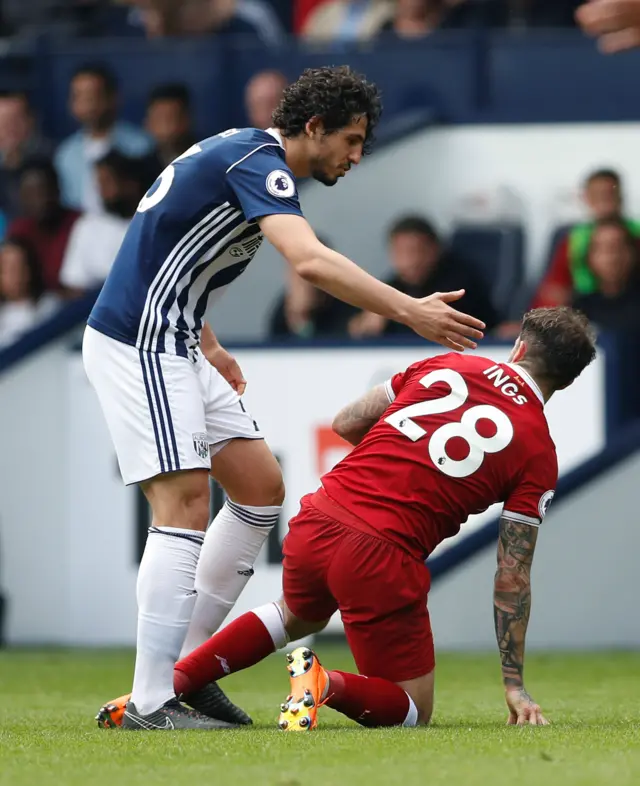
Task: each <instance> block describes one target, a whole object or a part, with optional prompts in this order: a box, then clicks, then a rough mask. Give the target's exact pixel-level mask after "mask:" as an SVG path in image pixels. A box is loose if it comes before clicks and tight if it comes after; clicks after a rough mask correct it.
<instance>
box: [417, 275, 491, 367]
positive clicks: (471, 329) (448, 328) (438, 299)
mask: <svg viewBox="0 0 640 786" xmlns="http://www.w3.org/2000/svg"><path fill="white" fill-rule="evenodd" d="M463 295H464V289H458V290H457V291H456V292H435V293H434V294H433V295H429V297H425V298H422V299H421V300H417V301H415V302H416V304H417V309H416V313H415V315H414V316H412V318H411V321H410V322H409V325H410V327H411V328H413V330H415V332H416V333H417V334H418V335H419V336H422V337H423V338H427V339H429V340H430V341H435V342H436V343H438V344H442V346H444V347H447V349H453V350H455V351H456V352H463V351H464V350H465V349H475V348H476V346H477V344H476V340H478V339H481V338H483V335H484V334H483V333H482V331H483V330H484V328H485V324H484V322H481V321H480V320H479V319H476V318H475V317H472V316H469V315H468V314H463V313H462V312H460V311H456V310H455V309H454V308H452V307H451V306H450V305H449V303H453V302H454V301H456V300H460V298H461V297H463Z"/></svg>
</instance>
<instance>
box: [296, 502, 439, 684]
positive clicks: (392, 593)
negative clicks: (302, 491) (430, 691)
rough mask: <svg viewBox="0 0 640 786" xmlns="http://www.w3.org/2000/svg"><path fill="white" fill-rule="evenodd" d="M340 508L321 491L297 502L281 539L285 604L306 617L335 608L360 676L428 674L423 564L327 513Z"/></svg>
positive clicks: (431, 662) (321, 616)
mask: <svg viewBox="0 0 640 786" xmlns="http://www.w3.org/2000/svg"><path fill="white" fill-rule="evenodd" d="M320 508H321V509H320ZM346 513H347V512H346V511H344V510H343V509H342V508H338V507H337V506H336V505H335V504H334V503H333V502H332V500H330V499H329V498H328V497H327V496H326V494H325V493H324V492H323V491H322V490H321V491H318V492H316V493H315V494H311V495H309V496H307V497H305V498H304V499H303V500H302V507H301V510H300V513H299V514H298V515H297V516H296V517H295V518H293V519H292V520H291V522H290V524H289V533H288V535H287V536H286V538H285V540H284V544H283V551H284V563H283V567H284V576H283V587H284V599H285V602H286V604H287V606H288V607H289V609H290V610H291V612H292V613H293V614H294V615H295V616H296V617H298V618H299V619H301V620H304V621H306V622H320V621H322V620H326V619H329V617H331V615H332V614H334V612H335V611H337V610H338V609H339V610H340V614H341V616H342V622H343V624H344V628H345V633H346V636H347V641H348V642H349V647H350V648H351V652H352V653H353V657H354V659H355V662H356V665H357V667H358V671H359V672H360V674H364V675H365V676H367V677H383V678H385V679H388V680H391V681H392V682H404V681H405V680H411V679H415V678H416V677H421V676H423V675H424V674H428V673H429V672H431V671H433V669H434V667H435V655H434V649H433V634H432V632H431V623H430V620H429V612H428V610H427V593H428V592H429V586H430V583H431V580H430V575H429V570H428V568H427V567H426V565H425V564H424V563H423V562H421V561H420V560H417V559H415V557H412V556H411V555H410V554H408V553H407V552H405V551H404V550H403V549H401V548H400V547H399V546H396V545H395V544H393V543H389V542H388V541H386V540H383V539H382V538H379V537H377V536H376V535H374V534H371V533H368V532H363V531H360V530H359V529H355V528H354V527H353V526H351V524H345V523H343V522H342V521H338V520H337V519H336V518H334V516H333V515H331V514H335V515H336V516H339V517H340V518H341V519H344V518H345V515H343V514H346ZM347 516H348V514H347Z"/></svg>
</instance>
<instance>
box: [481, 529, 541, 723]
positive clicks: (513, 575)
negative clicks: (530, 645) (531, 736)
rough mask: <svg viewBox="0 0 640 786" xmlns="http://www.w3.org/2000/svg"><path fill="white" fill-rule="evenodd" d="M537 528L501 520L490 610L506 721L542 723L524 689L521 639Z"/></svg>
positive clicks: (527, 614) (529, 592)
mask: <svg viewBox="0 0 640 786" xmlns="http://www.w3.org/2000/svg"><path fill="white" fill-rule="evenodd" d="M537 537H538V528H537V527H535V526H532V525H531V524H524V523H520V522H516V521H513V520H511V519H509V518H506V517H504V516H503V518H501V519H500V537H499V541H498V570H497V571H496V576H495V587H494V596H493V612H494V620H495V625H496V637H497V639H498V647H499V649H500V659H501V661H502V680H503V682H504V687H505V692H506V698H507V705H508V706H509V723H510V724H515V723H518V724H522V723H531V724H533V725H544V724H546V720H545V719H544V717H543V716H542V714H541V713H540V707H538V705H537V704H535V703H534V701H533V699H532V698H531V696H529V694H528V693H527V692H526V690H525V688H524V679H523V671H524V642H525V637H526V633H527V625H528V624H529V613H530V611H531V563H532V561H533V553H534V551H535V547H536V540H537Z"/></svg>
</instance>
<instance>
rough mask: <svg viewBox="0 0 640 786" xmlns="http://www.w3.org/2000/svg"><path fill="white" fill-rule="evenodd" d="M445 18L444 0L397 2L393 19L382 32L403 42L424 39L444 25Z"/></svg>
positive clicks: (381, 29) (387, 22) (384, 25)
mask: <svg viewBox="0 0 640 786" xmlns="http://www.w3.org/2000/svg"><path fill="white" fill-rule="evenodd" d="M445 16H446V8H445V5H444V3H443V2H442V0H396V4H395V9H394V13H393V17H392V18H391V19H389V20H388V21H386V22H385V23H384V24H383V25H382V26H381V28H380V32H381V33H386V34H390V35H392V36H395V37H396V38H399V39H402V40H414V39H419V38H424V37H425V36H428V35H430V34H431V33H433V32H434V30H437V29H438V28H439V27H440V26H441V25H442V22H443V21H444V19H445Z"/></svg>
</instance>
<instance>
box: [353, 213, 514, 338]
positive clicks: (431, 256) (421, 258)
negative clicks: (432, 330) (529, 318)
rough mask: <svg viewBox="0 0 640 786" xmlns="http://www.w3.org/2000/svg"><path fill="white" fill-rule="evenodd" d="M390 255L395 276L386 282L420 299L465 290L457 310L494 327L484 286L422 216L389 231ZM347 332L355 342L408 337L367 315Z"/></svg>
mask: <svg viewBox="0 0 640 786" xmlns="http://www.w3.org/2000/svg"><path fill="white" fill-rule="evenodd" d="M389 252H390V257H391V264H392V266H393V270H394V272H393V275H392V276H391V277H390V278H387V279H386V282H387V284H390V285H391V286H392V287H395V288H396V289H398V290H400V291H401V292H404V293H405V294H407V295H410V296H412V297H418V298H421V297H426V296H427V295H431V294H432V293H433V292H449V291H452V290H457V289H465V290H466V294H465V295H464V297H463V298H462V300H460V301H458V303H457V304H456V306H457V308H458V309H459V310H460V311H463V312H464V313H466V314H470V315H472V316H474V317H476V318H477V319H481V320H482V321H483V322H484V323H485V324H486V326H487V331H489V330H491V329H492V328H493V327H495V325H496V323H497V319H498V318H497V314H496V311H495V309H494V307H493V305H492V304H491V299H490V296H489V292H488V291H487V288H486V286H485V285H484V282H483V281H482V280H481V279H480V278H479V277H478V276H477V275H476V273H475V272H474V271H473V269H472V268H470V267H469V266H468V265H467V264H465V262H464V261H463V260H460V259H455V258H454V257H453V256H452V255H451V254H450V253H449V252H448V251H447V250H446V248H445V247H444V246H443V244H442V242H441V240H440V238H439V237H438V234H437V232H436V231H435V229H434V228H433V226H432V225H431V224H430V223H429V222H428V221H425V220H424V219H423V218H421V217H419V216H406V217H403V218H401V219H400V220H399V221H397V222H396V223H395V224H394V225H393V226H392V227H391V230H390V231H389ZM348 331H349V335H350V336H352V337H353V338H362V337H365V336H381V335H387V336H388V335H398V334H404V333H407V334H408V331H407V330H406V329H405V328H404V326H403V325H400V324H397V325H395V324H392V323H391V322H390V321H388V320H386V319H385V318H384V317H380V316H378V315H377V314H371V313H369V312H366V311H362V312H360V313H358V314H356V315H355V316H353V317H352V318H351V319H350V320H349V325H348Z"/></svg>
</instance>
